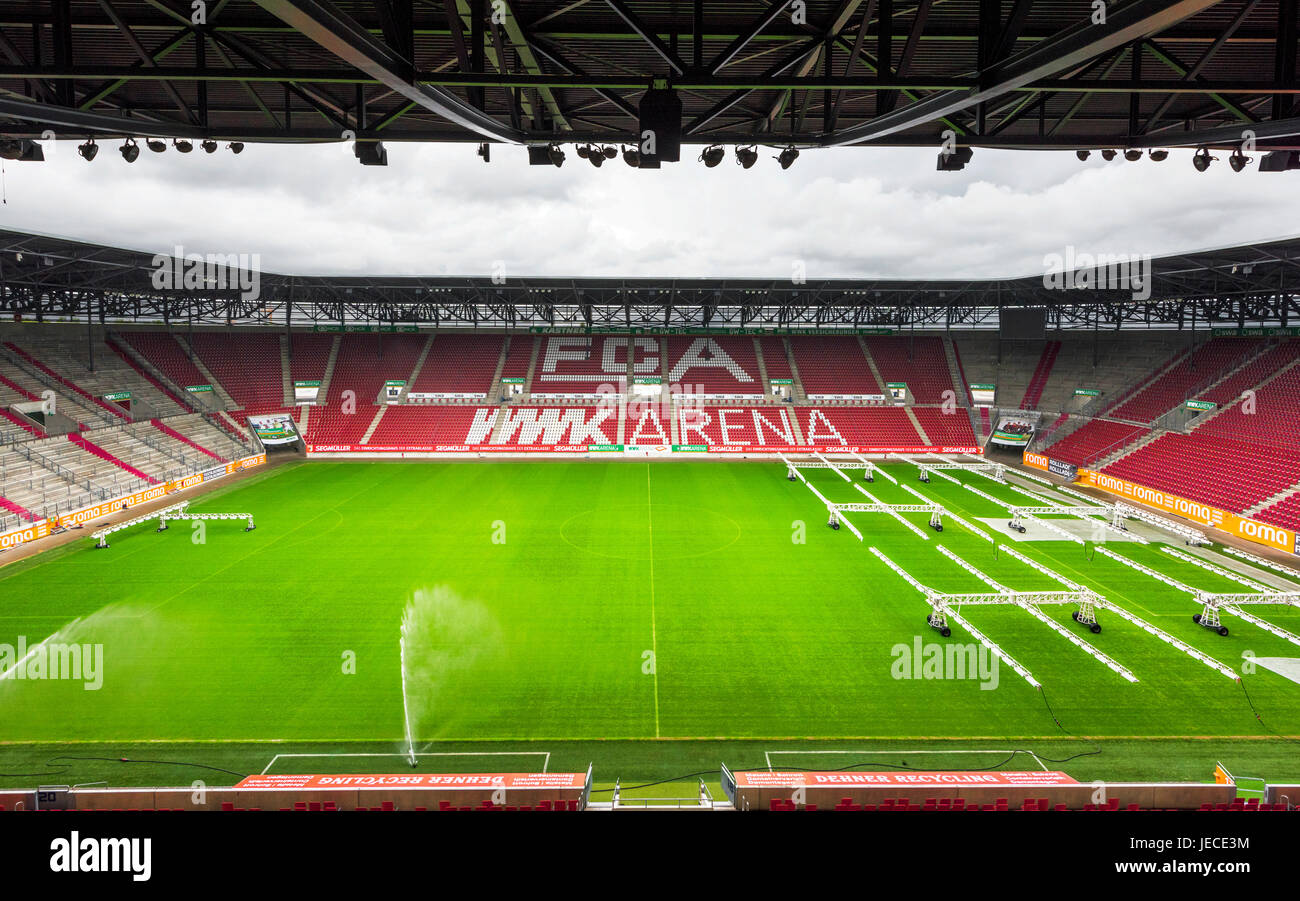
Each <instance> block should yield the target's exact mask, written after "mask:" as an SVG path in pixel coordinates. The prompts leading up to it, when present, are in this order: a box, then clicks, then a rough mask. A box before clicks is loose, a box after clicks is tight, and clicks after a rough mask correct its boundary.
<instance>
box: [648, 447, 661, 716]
mask: <svg viewBox="0 0 1300 901" xmlns="http://www.w3.org/2000/svg"><path fill="white" fill-rule="evenodd" d="M645 512H646V528H647V530H648V531H649V533H650V658H651V660H652V661H653V664H654V672H653V673H652V675H653V677H654V687H655V738H658V737H659V631H658V628H657V626H656V624H655V522H654V510H653V508H652V505H651V503H650V464H649V463H647V464H646V465H645Z"/></svg>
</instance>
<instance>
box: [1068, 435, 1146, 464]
mask: <svg viewBox="0 0 1300 901" xmlns="http://www.w3.org/2000/svg"><path fill="white" fill-rule="evenodd" d="M1149 437H1151V434H1150V432H1148V433H1147V434H1145V435H1137V436H1129V437H1128V438H1121V439H1119V440H1118V441H1113V442H1111V443H1110V444H1109V445H1107V446H1106V447H1104V448H1102V449H1101V450H1099V451H1097V452H1096V453H1093V454H1089V455H1088V456H1087V457H1085V458H1084V461H1083V465H1084V466H1085V467H1092V466H1094V465H1095V464H1096V463H1097V461H1099V460H1105V459H1106V458H1107V457H1109V456H1110V455H1111V454H1113V453H1115V452H1116V451H1117V450H1119V449H1120V448H1122V447H1124V446H1125V445H1129V444H1137V443H1138V442H1139V441H1144V440H1146V439H1147V438H1149Z"/></svg>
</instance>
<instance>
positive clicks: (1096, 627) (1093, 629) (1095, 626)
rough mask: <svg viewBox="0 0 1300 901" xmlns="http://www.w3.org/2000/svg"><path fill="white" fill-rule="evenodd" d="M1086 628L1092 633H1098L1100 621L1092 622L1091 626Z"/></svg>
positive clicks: (1099, 632) (1099, 631)
mask: <svg viewBox="0 0 1300 901" xmlns="http://www.w3.org/2000/svg"><path fill="white" fill-rule="evenodd" d="M1088 630H1089V631H1091V632H1092V634H1093V635H1100V634H1101V623H1093V624H1092V625H1091V626H1089V627H1088Z"/></svg>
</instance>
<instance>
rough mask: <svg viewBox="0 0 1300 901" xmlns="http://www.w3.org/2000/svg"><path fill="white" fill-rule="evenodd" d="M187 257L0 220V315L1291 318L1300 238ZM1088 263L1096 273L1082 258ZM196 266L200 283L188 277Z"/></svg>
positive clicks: (583, 324) (1180, 322)
mask: <svg viewBox="0 0 1300 901" xmlns="http://www.w3.org/2000/svg"><path fill="white" fill-rule="evenodd" d="M186 260H190V262H188V263H187V262H186V261H185V260H177V259H174V258H173V257H172V256H171V254H170V249H169V251H168V252H167V253H163V254H151V253H147V252H144V251H138V250H126V249H122V248H116V247H109V246H105V245H99V244H90V243H86V242H81V241H72V240H69V239H66V238H58V237H52V236H48V235H38V234H31V233H25V232H17V231H4V230H0V314H4V315H7V316H21V317H23V318H34V319H37V320H69V319H71V320H79V321H86V320H88V319H92V320H93V319H97V320H99V321H101V322H109V321H142V320H148V321H161V322H166V323H168V324H175V325H181V324H185V323H191V324H223V325H275V326H285V325H287V324H292V325H294V326H308V327H310V326H322V325H325V326H335V325H338V326H351V325H358V324H369V325H387V326H392V327H397V326H408V327H442V328H530V327H539V328H557V327H572V328H583V329H602V330H618V329H628V328H644V329H673V328H687V329H698V328H754V329H771V328H791V329H807V328H838V329H845V328H873V327H881V328H899V327H916V328H947V327H963V328H992V327H996V326H997V325H998V324H999V321H1000V316H999V314H1000V311H1001V310H1003V309H1006V308H1010V307H1043V308H1046V310H1047V321H1048V325H1049V327H1052V328H1067V329H1069V328H1090V329H1097V328H1196V329H1201V328H1209V327H1231V328H1245V327H1291V326H1297V325H1300V291H1298V290H1297V289H1300V237H1297V238H1288V239H1285V240H1280V241H1273V242H1269V243H1264V244H1248V245H1242V246H1238V247H1227V248H1221V249H1217V250H1203V251H1196V252H1192V253H1185V254H1173V255H1170V256H1164V257H1158V258H1155V259H1152V260H1150V262H1149V292H1148V290H1147V287H1146V284H1138V283H1135V282H1129V281H1124V282H1115V281H1112V282H1111V283H1110V286H1109V287H1105V288H1101V287H1099V282H1100V280H1101V279H1102V278H1113V277H1114V276H1115V275H1116V274H1121V273H1122V271H1123V270H1122V268H1117V269H1111V268H1110V267H1109V266H1108V265H1107V264H1106V261H1103V260H1095V261H1094V260H1091V259H1088V260H1085V259H1083V258H1082V257H1081V258H1079V259H1078V260H1077V261H1069V260H1062V265H1061V267H1060V269H1061V270H1062V271H1065V270H1069V271H1070V272H1072V273H1073V272H1080V271H1089V272H1091V274H1092V275H1093V281H1092V282H1091V283H1089V284H1088V285H1086V286H1079V282H1078V280H1077V279H1074V278H1070V279H1057V280H1054V281H1049V280H1048V279H1046V278H1045V277H1044V275H1043V274H1037V275H1029V276H1024V277H1021V278H1010V279H824V280H809V281H807V282H804V283H795V282H793V281H791V280H789V279H787V280H777V279H730V278H727V279H658V278H630V279H611V278H527V277H525V278H508V279H499V280H498V279H493V278H491V277H483V278H465V277H439V276H431V277H419V276H379V275H375V276H311V275H284V274H276V273H271V272H257V273H256V277H255V278H253V277H252V274H251V272H250V270H254V269H257V268H258V261H257V260H255V259H251V258H246V259H243V260H240V259H238V258H235V257H230V258H227V257H221V256H217V257H212V258H207V257H199V256H197V255H196V256H195V257H194V258H193V259H192V260H191V258H190V257H189V256H187V257H186ZM195 260H198V261H200V262H202V264H203V265H202V266H201V267H200V266H197V265H194V264H193V263H194V261H195ZM1094 263H1095V264H1096V266H1100V267H1101V269H1102V270H1105V273H1104V274H1103V272H1101V271H1092V270H1090V269H1089V267H1094ZM1076 264H1077V265H1076ZM1143 268H1146V267H1145V266H1144V267H1143ZM241 269H242V270H243V271H242V273H241V271H240V270H241ZM241 274H242V276H243V278H242V281H241V278H240V276H241ZM1137 274H1139V275H1141V276H1142V277H1143V278H1146V276H1147V273H1145V272H1141V271H1139V272H1138V273H1137ZM190 276H194V277H197V278H199V279H201V280H202V282H203V284H202V285H201V286H198V287H194V286H190V287H186V279H187V277H190ZM254 283H255V284H254ZM193 284H196V283H192V285H193ZM1071 285H1075V287H1069V286H1071ZM1144 295H1147V296H1144Z"/></svg>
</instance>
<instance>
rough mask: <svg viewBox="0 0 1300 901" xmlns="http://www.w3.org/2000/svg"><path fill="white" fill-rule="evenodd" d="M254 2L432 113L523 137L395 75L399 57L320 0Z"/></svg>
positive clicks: (511, 139)
mask: <svg viewBox="0 0 1300 901" xmlns="http://www.w3.org/2000/svg"><path fill="white" fill-rule="evenodd" d="M256 2H257V4H258V5H259V6H261V7H262V8H263V9H265V10H266V11H267V12H269V13H272V14H273V15H275V16H278V17H279V18H280V19H282V20H283V21H284V22H285V23H287V24H289V25H291V26H293V27H294V28H296V29H298V31H300V32H301V33H302V34H303V35H304V36H306V37H308V38H310V39H311V40H313V41H315V42H316V43H317V44H319V45H320V46H321V47H323V48H325V49H326V50H328V51H330V52H331V53H333V54H334V55H335V56H337V57H338V58H339V59H341V60H343V61H344V62H346V63H348V64H350V65H352V66H355V67H356V68H358V69H360V70H361V71H363V72H365V73H366V74H367V75H370V76H371V77H372V78H374V79H375V80H376V81H378V82H380V83H381V84H383V85H385V86H386V87H388V88H390V89H391V90H393V91H394V92H395V93H398V94H401V95H402V96H403V97H405V98H406V99H408V100H411V101H414V102H415V103H417V104H419V105H420V106H422V107H424V108H425V109H427V110H429V111H430V112H432V113H435V114H437V115H439V116H442V117H443V118H444V119H447V120H448V121H450V122H454V123H455V124H457V125H459V126H461V127H462V128H467V129H469V130H471V131H474V132H477V133H478V134H481V135H483V136H484V137H487V138H493V139H495V140H498V141H503V142H506V143H510V144H517V143H523V142H524V141H525V140H526V139H527V135H526V134H524V133H523V132H522V131H519V130H518V129H513V128H509V127H507V126H505V125H503V124H502V123H500V122H498V121H496V120H495V119H493V118H492V117H491V116H488V115H486V114H484V113H483V112H481V111H480V110H476V109H474V108H473V107H471V106H469V105H468V104H466V103H464V102H462V101H461V99H460V98H459V97H456V96H455V95H454V94H451V93H450V92H448V91H444V90H442V89H440V88H435V87H430V86H428V85H418V84H413V83H411V82H409V81H406V80H404V79H403V78H402V77H401V75H400V74H399V72H400V71H401V61H400V60H399V59H397V58H396V57H395V56H394V54H393V53H392V52H391V51H390V50H389V49H388V48H387V47H385V46H384V45H383V44H382V43H380V42H379V41H377V40H376V39H375V38H374V37H373V36H372V35H371V34H370V33H369V32H368V31H366V30H365V29H364V28H362V27H361V26H360V25H358V24H357V23H356V22H355V21H354V20H353V19H351V18H349V17H348V16H346V15H344V14H343V13H341V12H339V11H338V10H337V9H335V8H334V7H333V6H331V5H330V4H328V3H326V2H324V0H256Z"/></svg>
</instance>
